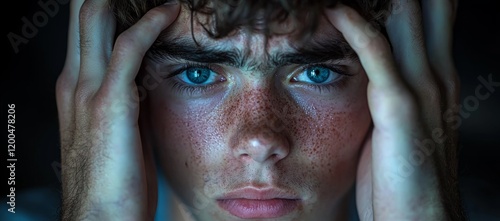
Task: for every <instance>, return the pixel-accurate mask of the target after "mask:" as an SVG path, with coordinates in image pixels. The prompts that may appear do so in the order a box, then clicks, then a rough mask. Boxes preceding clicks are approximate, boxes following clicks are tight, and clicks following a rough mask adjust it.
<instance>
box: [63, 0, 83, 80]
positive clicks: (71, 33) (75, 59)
mask: <svg viewBox="0 0 500 221" xmlns="http://www.w3.org/2000/svg"><path fill="white" fill-rule="evenodd" d="M83 2H84V0H73V1H71V3H70V11H69V27H68V47H67V49H66V61H65V64H64V65H65V68H69V69H71V70H76V71H75V72H74V74H75V75H78V70H79V68H80V46H79V45H80V30H79V29H80V27H79V14H80V8H81V7H82V4H83Z"/></svg>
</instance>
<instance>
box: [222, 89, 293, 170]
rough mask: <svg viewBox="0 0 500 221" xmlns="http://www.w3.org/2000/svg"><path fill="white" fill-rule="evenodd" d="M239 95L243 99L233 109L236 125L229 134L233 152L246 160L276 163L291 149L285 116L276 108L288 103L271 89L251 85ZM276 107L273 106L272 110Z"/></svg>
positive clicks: (238, 157) (237, 156) (240, 158)
mask: <svg viewBox="0 0 500 221" xmlns="http://www.w3.org/2000/svg"><path fill="white" fill-rule="evenodd" d="M245 92H246V93H243V94H242V95H241V96H242V97H241V99H242V100H245V101H246V102H244V103H240V105H239V107H238V108H237V110H236V111H233V112H232V114H234V115H236V116H237V117H236V118H237V119H238V120H237V122H235V123H236V125H238V126H237V129H236V131H235V133H234V134H233V135H232V136H231V141H230V142H231V144H230V145H231V147H232V148H233V153H234V156H235V157H236V158H237V159H239V160H242V161H245V162H247V163H249V162H257V163H266V164H267V163H276V162H278V161H280V160H282V159H284V158H285V157H287V156H288V154H289V153H290V142H289V139H288V138H289V134H288V129H287V128H286V127H285V123H284V122H287V119H285V118H283V116H281V115H280V112H279V111H276V110H279V109H280V108H283V107H284V106H287V103H289V101H287V99H286V97H284V96H282V95H281V94H279V93H276V92H274V91H273V90H271V89H269V88H266V89H254V90H249V91H245ZM275 109H276V110H275Z"/></svg>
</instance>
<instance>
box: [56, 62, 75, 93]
mask: <svg viewBox="0 0 500 221" xmlns="http://www.w3.org/2000/svg"><path fill="white" fill-rule="evenodd" d="M70 72H71V71H69V70H66V68H65V70H63V71H62V72H61V74H60V75H59V76H58V77H57V80H56V94H58V95H63V94H67V93H69V92H71V91H72V90H73V89H74V87H75V85H76V81H77V80H78V79H76V77H75V74H74V73H70Z"/></svg>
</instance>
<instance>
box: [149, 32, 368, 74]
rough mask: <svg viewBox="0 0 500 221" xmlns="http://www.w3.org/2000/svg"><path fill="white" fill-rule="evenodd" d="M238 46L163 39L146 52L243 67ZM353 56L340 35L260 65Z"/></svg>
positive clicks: (153, 55) (157, 58) (277, 55)
mask: <svg viewBox="0 0 500 221" xmlns="http://www.w3.org/2000/svg"><path fill="white" fill-rule="evenodd" d="M242 54H243V53H242V52H241V51H238V50H221V49H217V48H215V47H213V46H197V45H196V44H195V43H194V42H191V41H189V40H186V39H175V40H169V41H164V42H162V43H160V44H155V45H153V46H152V47H151V48H150V50H149V51H148V54H147V56H148V57H149V58H151V59H153V60H155V61H157V62H162V61H165V60H173V61H176V60H187V61H193V62H198V63H206V64H224V65H228V66H233V67H237V68H242V67H243V66H244V65H245V64H246V61H245V60H246V58H244V56H242ZM337 60H351V61H356V60H358V57H357V55H356V53H355V52H354V50H352V48H351V47H350V46H349V44H348V43H347V42H345V41H342V40H339V39H324V40H321V41H314V42H309V43H308V44H306V46H304V47H297V48H295V52H283V53H280V52H278V53H275V54H273V55H271V56H269V60H268V61H263V62H262V64H261V67H260V68H259V69H261V70H266V69H269V68H279V67H283V66H286V65H290V64H299V65H304V64H316V63H323V62H327V61H337Z"/></svg>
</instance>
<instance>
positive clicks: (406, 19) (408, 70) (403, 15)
mask: <svg viewBox="0 0 500 221" xmlns="http://www.w3.org/2000/svg"><path fill="white" fill-rule="evenodd" d="M393 1H397V2H398V3H399V4H401V5H400V10H398V11H397V12H393V13H392V14H390V16H389V17H388V18H387V21H386V29H387V34H388V37H389V41H390V42H391V44H392V48H393V49H394V51H393V53H394V58H395V60H396V62H397V65H398V67H399V69H400V70H401V71H402V74H403V78H404V79H405V80H406V81H407V82H410V83H411V84H414V83H417V84H418V83H426V82H425V81H428V79H431V78H432V75H431V72H430V70H429V69H428V67H429V65H428V61H427V54H426V51H425V39H424V32H423V28H422V14H421V10H420V4H419V3H418V1H417V0H405V1H401V0H393ZM421 81H424V82H421ZM424 85H425V84H424Z"/></svg>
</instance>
